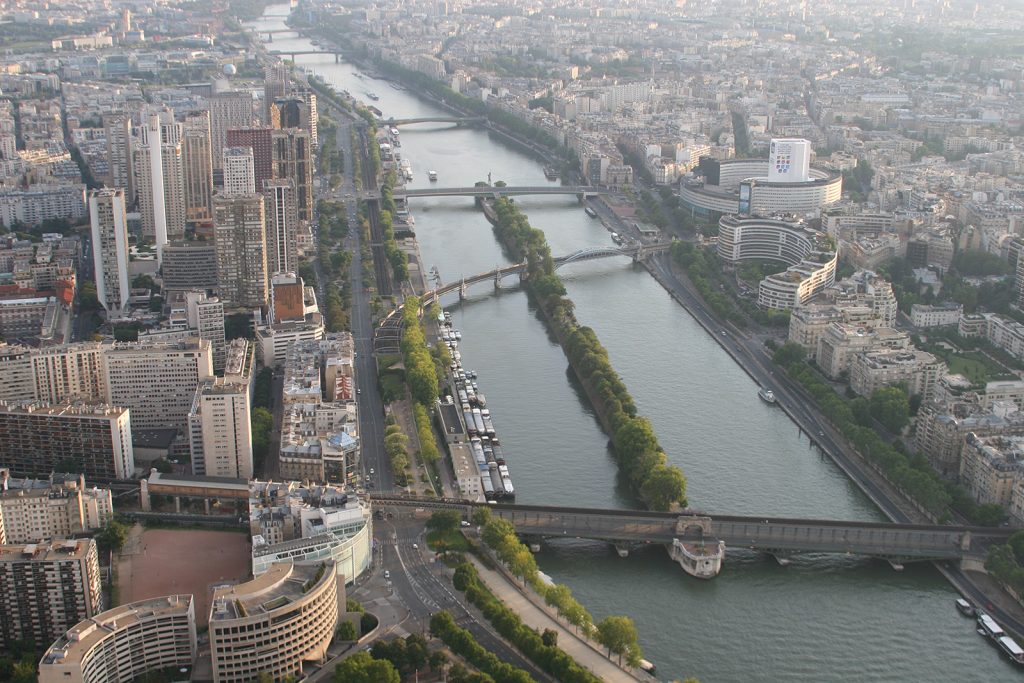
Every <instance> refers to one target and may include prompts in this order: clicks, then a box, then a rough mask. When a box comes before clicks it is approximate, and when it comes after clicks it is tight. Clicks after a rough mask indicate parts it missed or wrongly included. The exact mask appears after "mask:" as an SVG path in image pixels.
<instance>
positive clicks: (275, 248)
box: [263, 178, 299, 276]
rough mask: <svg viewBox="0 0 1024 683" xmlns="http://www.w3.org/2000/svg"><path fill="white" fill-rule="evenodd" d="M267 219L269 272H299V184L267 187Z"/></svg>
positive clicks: (275, 183) (268, 184) (283, 182)
mask: <svg viewBox="0 0 1024 683" xmlns="http://www.w3.org/2000/svg"><path fill="white" fill-rule="evenodd" d="M263 198H264V202H265V204H266V216H267V272H268V273H269V274H270V275H271V276H273V275H275V274H276V273H290V272H297V271H298V269H299V213H298V207H297V206H296V202H295V183H294V182H293V181H292V180H291V179H288V178H281V179H275V180H268V181H266V182H265V183H264V184H263Z"/></svg>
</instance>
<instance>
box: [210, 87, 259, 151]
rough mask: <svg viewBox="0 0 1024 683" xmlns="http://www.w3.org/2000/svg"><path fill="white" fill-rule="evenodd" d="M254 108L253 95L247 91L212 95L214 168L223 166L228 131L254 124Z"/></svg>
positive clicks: (211, 118)
mask: <svg viewBox="0 0 1024 683" xmlns="http://www.w3.org/2000/svg"><path fill="white" fill-rule="evenodd" d="M252 109H253V108H252V95H250V94H249V93H247V92H234V91H231V92H222V93H216V94H215V95H213V96H212V97H210V154H211V156H212V158H213V167H214V168H216V169H220V168H221V162H222V160H223V158H222V157H221V152H222V151H224V148H225V147H227V145H228V142H227V139H228V131H229V130H231V129H232V128H248V127H249V126H251V125H252V120H253V111H252Z"/></svg>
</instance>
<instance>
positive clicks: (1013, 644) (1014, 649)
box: [996, 636, 1024, 664]
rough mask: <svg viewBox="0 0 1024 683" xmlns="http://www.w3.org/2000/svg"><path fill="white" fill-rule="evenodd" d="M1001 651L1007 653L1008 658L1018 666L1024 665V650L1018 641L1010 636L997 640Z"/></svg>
mask: <svg viewBox="0 0 1024 683" xmlns="http://www.w3.org/2000/svg"><path fill="white" fill-rule="evenodd" d="M996 643H997V644H998V645H999V649H1000V650H1002V651H1003V652H1005V653H1006V656H1007V657H1009V658H1010V659H1012V660H1013V661H1014V663H1016V664H1024V649H1021V646H1020V645H1018V644H1017V641H1016V640H1014V639H1013V638H1011V637H1010V636H1000V637H999V639H997V640H996Z"/></svg>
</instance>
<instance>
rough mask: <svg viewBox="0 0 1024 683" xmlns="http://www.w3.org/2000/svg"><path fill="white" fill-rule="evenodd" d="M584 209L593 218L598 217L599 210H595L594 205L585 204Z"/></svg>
mask: <svg viewBox="0 0 1024 683" xmlns="http://www.w3.org/2000/svg"><path fill="white" fill-rule="evenodd" d="M583 210H584V211H585V212H586V214H587V215H588V216H590V217H591V218H597V211H595V210H594V207H592V206H585V207H583Z"/></svg>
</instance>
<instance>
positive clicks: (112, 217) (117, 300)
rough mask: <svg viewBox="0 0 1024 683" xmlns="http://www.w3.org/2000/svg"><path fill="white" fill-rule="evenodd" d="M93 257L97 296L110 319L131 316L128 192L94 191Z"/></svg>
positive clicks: (91, 202) (91, 212) (91, 207)
mask: <svg viewBox="0 0 1024 683" xmlns="http://www.w3.org/2000/svg"><path fill="white" fill-rule="evenodd" d="M89 221H90V223H91V224H92V247H93V248H92V258H93V265H94V267H95V271H96V297H97V298H98V299H99V302H100V305H101V306H103V309H104V310H105V311H106V312H107V317H108V318H110V319H114V320H116V319H119V318H123V317H125V316H126V315H127V313H128V296H129V290H130V289H131V282H130V281H129V279H128V219H127V216H126V215H125V205H124V190H122V189H103V190H94V191H93V192H92V193H90V195H89Z"/></svg>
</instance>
